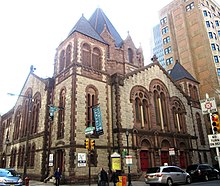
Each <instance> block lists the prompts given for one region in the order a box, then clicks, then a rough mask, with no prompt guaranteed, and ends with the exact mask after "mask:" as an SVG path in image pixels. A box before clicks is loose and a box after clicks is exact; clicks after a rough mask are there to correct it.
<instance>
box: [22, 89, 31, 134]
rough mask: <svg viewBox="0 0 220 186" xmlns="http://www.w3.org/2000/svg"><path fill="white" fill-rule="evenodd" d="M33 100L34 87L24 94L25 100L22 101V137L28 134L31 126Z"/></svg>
mask: <svg viewBox="0 0 220 186" xmlns="http://www.w3.org/2000/svg"><path fill="white" fill-rule="evenodd" d="M31 101H32V89H30V88H29V89H28V90H27V91H26V93H25V94H24V100H23V103H22V107H23V114H22V116H23V118H22V126H21V137H25V136H26V135H27V130H28V129H29V128H30V123H31V122H30V120H31V118H30V113H31V112H32V110H31V104H32V103H31Z"/></svg>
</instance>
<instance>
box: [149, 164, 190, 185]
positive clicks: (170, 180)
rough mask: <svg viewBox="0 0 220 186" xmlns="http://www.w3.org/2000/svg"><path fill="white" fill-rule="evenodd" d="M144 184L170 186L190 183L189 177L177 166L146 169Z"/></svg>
mask: <svg viewBox="0 0 220 186" xmlns="http://www.w3.org/2000/svg"><path fill="white" fill-rule="evenodd" d="M145 183H146V184H150V185H151V186H152V185H155V184H166V185H168V186H172V185H173V184H180V183H186V184H190V183H191V177H190V175H189V174H188V173H187V172H186V171H184V170H182V169H181V168H179V167H177V166H158V167H152V168H148V169H147V172H146V175H145Z"/></svg>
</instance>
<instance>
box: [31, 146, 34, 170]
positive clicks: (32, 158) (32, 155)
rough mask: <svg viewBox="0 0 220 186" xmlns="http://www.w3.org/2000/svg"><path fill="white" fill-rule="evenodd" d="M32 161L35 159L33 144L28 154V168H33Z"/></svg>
mask: <svg viewBox="0 0 220 186" xmlns="http://www.w3.org/2000/svg"><path fill="white" fill-rule="evenodd" d="M34 159H35V144H32V147H31V152H30V167H34Z"/></svg>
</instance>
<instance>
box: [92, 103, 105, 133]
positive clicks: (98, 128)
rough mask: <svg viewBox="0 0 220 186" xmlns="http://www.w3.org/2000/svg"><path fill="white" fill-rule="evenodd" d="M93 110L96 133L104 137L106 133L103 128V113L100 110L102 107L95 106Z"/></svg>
mask: <svg viewBox="0 0 220 186" xmlns="http://www.w3.org/2000/svg"><path fill="white" fill-rule="evenodd" d="M92 109H93V113H94V119H95V128H96V133H97V134H98V135H102V134H104V132H103V127H102V113H101V110H100V106H99V105H97V106H94V107H93V108H92Z"/></svg>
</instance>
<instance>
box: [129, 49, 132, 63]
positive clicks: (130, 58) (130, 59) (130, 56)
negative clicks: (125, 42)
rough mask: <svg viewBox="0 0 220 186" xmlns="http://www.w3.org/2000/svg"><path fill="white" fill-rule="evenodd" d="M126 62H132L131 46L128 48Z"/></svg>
mask: <svg viewBox="0 0 220 186" xmlns="http://www.w3.org/2000/svg"><path fill="white" fill-rule="evenodd" d="M128 62H129V63H133V51H132V49H131V48H128Z"/></svg>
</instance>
